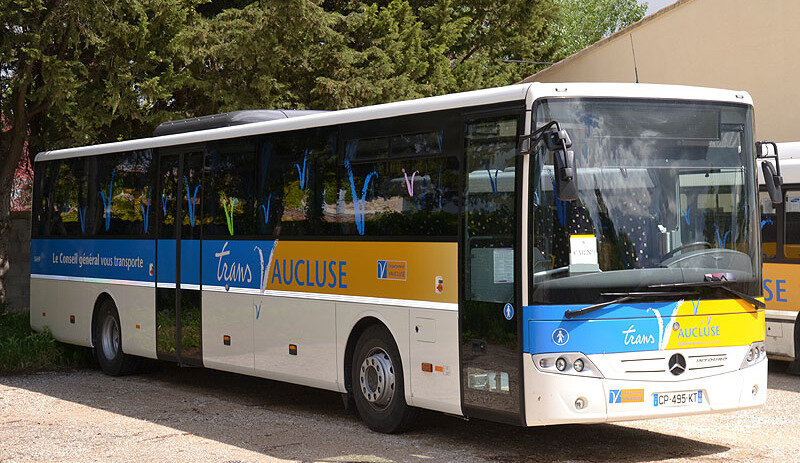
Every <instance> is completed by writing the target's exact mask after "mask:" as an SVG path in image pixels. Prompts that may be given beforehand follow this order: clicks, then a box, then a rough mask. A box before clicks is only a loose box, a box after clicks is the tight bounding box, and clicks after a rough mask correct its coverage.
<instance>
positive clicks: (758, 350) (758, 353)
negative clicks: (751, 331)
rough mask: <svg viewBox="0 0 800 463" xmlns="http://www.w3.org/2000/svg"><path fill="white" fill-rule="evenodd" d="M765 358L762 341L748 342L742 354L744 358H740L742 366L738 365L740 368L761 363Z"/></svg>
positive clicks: (764, 347)
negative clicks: (745, 350)
mask: <svg viewBox="0 0 800 463" xmlns="http://www.w3.org/2000/svg"><path fill="white" fill-rule="evenodd" d="M766 358H767V350H766V345H765V343H764V341H756V342H754V343H752V344H750V347H749V348H748V349H747V353H745V354H744V359H742V366H740V367H739V369H740V370H741V369H742V368H747V367H751V366H753V365H756V364H758V363H761V362H762V361H763V360H764V359H766Z"/></svg>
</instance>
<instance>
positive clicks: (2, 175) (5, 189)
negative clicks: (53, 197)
mask: <svg viewBox="0 0 800 463" xmlns="http://www.w3.org/2000/svg"><path fill="white" fill-rule="evenodd" d="M26 127H27V123H25V122H22V121H20V120H19V119H17V120H15V121H14V124H13V125H12V127H11V129H10V130H9V131H8V132H6V133H4V134H2V135H3V137H2V138H3V140H2V141H3V142H4V143H2V148H3V151H4V153H3V159H2V161H0V311H4V310H5V306H6V293H7V291H6V275H8V270H9V268H10V262H9V251H10V249H9V248H10V239H11V187H12V185H13V183H14V173H15V172H16V170H17V166H19V161H20V159H22V155H23V154H24V152H25V135H26V133H27V132H26V130H25V128H26Z"/></svg>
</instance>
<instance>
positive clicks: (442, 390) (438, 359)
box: [409, 309, 462, 415]
mask: <svg viewBox="0 0 800 463" xmlns="http://www.w3.org/2000/svg"><path fill="white" fill-rule="evenodd" d="M409 323H410V331H409V332H410V334H411V341H410V343H409V344H410V346H409V349H410V353H409V361H410V365H409V369H410V370H411V377H410V380H409V382H410V383H411V397H412V401H413V404H414V405H415V406H417V407H423V408H429V409H432V410H438V411H442V412H446V413H452V414H454V415H461V414H462V411H461V390H460V389H459V375H460V371H461V369H460V368H459V367H458V311H456V310H432V309H412V310H411V319H410V320H409ZM423 363H429V364H431V371H423V369H422V364H423Z"/></svg>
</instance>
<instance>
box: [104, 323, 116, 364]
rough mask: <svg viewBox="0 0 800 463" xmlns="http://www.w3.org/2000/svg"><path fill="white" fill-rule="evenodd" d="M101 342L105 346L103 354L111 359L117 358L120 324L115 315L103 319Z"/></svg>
mask: <svg viewBox="0 0 800 463" xmlns="http://www.w3.org/2000/svg"><path fill="white" fill-rule="evenodd" d="M100 344H101V345H102V347H103V355H105V357H106V358H107V359H109V360H110V359H113V358H115V357H116V356H117V354H118V353H119V325H117V320H115V319H114V317H106V319H105V321H103V329H102V330H101V332H100Z"/></svg>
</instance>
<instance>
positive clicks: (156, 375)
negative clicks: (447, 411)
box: [0, 365, 729, 462]
mask: <svg viewBox="0 0 800 463" xmlns="http://www.w3.org/2000/svg"><path fill="white" fill-rule="evenodd" d="M46 375H57V376H58V377H57V378H51V380H49V381H44V380H38V379H39V378H37V377H39V376H43V377H45V376H46ZM52 379H55V380H52ZM0 384H3V385H6V386H10V387H18V388H22V389H28V390H31V391H33V392H37V393H41V394H45V395H48V396H51V397H56V398H59V399H63V400H67V401H71V402H75V403H79V404H83V405H87V406H89V407H93V408H98V409H102V410H106V411H109V412H112V413H116V414H121V415H124V416H130V417H133V418H137V419H140V420H146V421H148V422H152V423H156V424H160V425H164V426H168V427H171V428H174V429H177V430H178V431H180V432H182V433H190V434H194V435H197V436H200V437H204V438H207V439H211V440H215V441H218V442H223V443H226V444H229V445H234V446H237V447H240V448H244V449H247V450H251V451H255V452H260V453H262V454H264V455H268V456H271V457H277V458H283V459H292V460H301V461H337V462H342V461H380V462H386V461H431V462H434V461H476V460H489V461H503V462H517V461H559V460H572V461H626V462H638V461H653V460H666V459H674V458H692V457H698V456H706V455H713V454H719V453H723V452H726V451H727V450H729V448H728V447H725V446H721V445H715V444H710V443H706V442H702V441H700V440H691V439H685V438H681V437H675V436H670V435H666V434H660V433H654V432H650V431H646V430H641V429H636V428H631V427H626V426H617V425H608V424H601V425H562V426H550V427H543V428H519V427H513V426H507V425H501V424H496V423H490V422H485V421H478V420H472V421H465V420H462V419H459V418H456V417H451V416H446V415H443V414H439V413H433V412H424V413H421V415H420V417H419V420H418V422H417V425H416V427H415V429H414V430H413V431H411V432H408V433H406V434H403V435H393V436H386V435H381V434H377V433H373V432H371V431H370V430H369V429H367V428H366V427H364V426H363V425H362V424H361V422H360V421H359V420H358V418H357V416H355V415H353V414H349V413H347V412H346V411H345V410H344V408H343V406H342V402H341V399H340V396H339V394H336V393H333V392H328V391H321V390H317V389H312V388H307V387H302V386H296V385H290V384H286V383H281V382H277V381H269V380H265V379H260V378H252V377H247V376H241V375H236V374H231V373H224V372H219V371H213V370H205V369H199V368H196V369H182V368H178V367H175V366H171V365H161V366H159V367H158V368H156V369H154V370H153V371H151V372H149V373H145V374H140V375H136V376H129V377H124V378H110V377H107V376H104V375H103V374H101V373H99V372H97V371H93V370H84V371H76V372H71V373H63V372H62V373H44V374H39V375H29V376H7V377H0Z"/></svg>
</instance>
